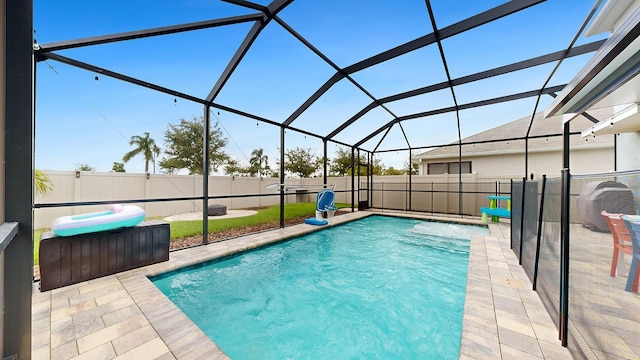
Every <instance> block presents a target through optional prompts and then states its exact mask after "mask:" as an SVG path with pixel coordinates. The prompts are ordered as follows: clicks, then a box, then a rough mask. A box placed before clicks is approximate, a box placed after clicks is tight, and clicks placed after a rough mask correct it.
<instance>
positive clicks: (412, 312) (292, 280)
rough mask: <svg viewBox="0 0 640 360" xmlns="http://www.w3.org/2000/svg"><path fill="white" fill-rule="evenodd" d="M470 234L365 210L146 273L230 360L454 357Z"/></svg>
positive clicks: (463, 227)
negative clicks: (297, 233) (286, 236)
mask: <svg viewBox="0 0 640 360" xmlns="http://www.w3.org/2000/svg"><path fill="white" fill-rule="evenodd" d="M472 233H483V234H486V233H488V230H487V229H486V228H485V227H478V226H469V225H458V224H448V223H439V222H428V221H421V220H414V219H404V218H395V217H385V216H370V217H367V218H364V219H361V220H357V221H354V222H350V223H348V224H345V225H340V226H336V227H332V228H328V229H325V230H322V231H318V232H315V233H312V234H309V235H305V236H302V237H299V238H295V239H292V240H290V241H287V242H283V243H280V244H277V245H273V246H269V247H265V248H261V249H257V250H253V251H250V252H247V253H244V254H241V255H237V256H233V257H227V258H223V259H220V260H217V261H215V262H209V263H205V264H201V265H198V266H193V267H189V268H186V269H181V270H178V271H174V272H171V273H167V274H163V275H160V276H156V277H154V278H152V281H153V282H154V284H155V285H156V286H157V287H158V288H159V289H160V290H161V291H162V292H163V293H164V294H165V295H166V296H167V297H169V299H171V301H173V302H174V303H175V304H176V305H177V306H178V307H179V308H180V309H181V310H182V311H183V312H184V313H185V314H186V315H187V316H188V317H189V318H190V319H191V320H192V321H193V322H194V323H195V324H196V325H197V326H198V327H200V329H202V330H203V331H204V332H205V333H206V334H207V335H208V336H209V337H210V338H211V339H212V340H213V341H214V342H215V343H216V344H217V345H218V346H219V347H220V348H221V349H222V350H223V351H224V352H225V353H226V354H227V355H229V356H230V357H231V358H232V359H299V358H309V359H320V358H322V359H347V358H349V359H351V358H367V359H368V358H404V359H410V358H411V359H457V358H458V355H459V349H460V334H461V331H462V316H463V310H464V298H465V287H466V278H467V266H468V257H469V239H470V237H471V234H472Z"/></svg>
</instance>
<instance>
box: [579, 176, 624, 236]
mask: <svg viewBox="0 0 640 360" xmlns="http://www.w3.org/2000/svg"><path fill="white" fill-rule="evenodd" d="M577 205H578V216H579V217H580V223H581V224H582V225H583V226H585V227H588V228H589V229H591V230H592V231H603V232H609V227H608V226H607V223H606V222H605V221H604V218H603V217H602V215H601V214H600V212H601V211H602V210H606V211H607V212H609V213H613V214H635V213H636V210H635V205H634V200H633V192H632V191H631V190H630V189H629V188H628V187H627V186H626V185H625V184H622V183H619V182H616V181H604V182H600V181H594V182H590V183H588V184H586V185H585V186H584V188H582V192H581V193H580V196H579V197H578V202H577Z"/></svg>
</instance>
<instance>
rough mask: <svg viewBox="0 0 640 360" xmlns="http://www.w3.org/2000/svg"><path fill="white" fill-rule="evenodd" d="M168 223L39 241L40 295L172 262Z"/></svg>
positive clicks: (49, 234)
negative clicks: (123, 272) (116, 274)
mask: <svg viewBox="0 0 640 360" xmlns="http://www.w3.org/2000/svg"><path fill="white" fill-rule="evenodd" d="M169 240H170V234H169V223H166V222H164V221H157V220H153V221H143V222H141V223H140V224H138V225H137V226H135V227H131V228H122V229H116V230H111V231H104V232H97V233H89V234H79V235H75V236H64V237H63V236H56V235H54V234H53V233H52V232H46V233H44V234H42V236H41V238H40V255H39V261H40V291H47V290H51V289H55V288H59V287H63V286H67V285H70V284H75V283H78V282H82V281H86V280H90V279H95V278H98V277H101V276H106V275H111V274H115V273H118V272H122V271H126V270H131V269H135V268H138V267H141V266H146V265H150V264H155V263H159V262H162V261H167V260H169Z"/></svg>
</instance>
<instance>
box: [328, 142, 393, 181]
mask: <svg viewBox="0 0 640 360" xmlns="http://www.w3.org/2000/svg"><path fill="white" fill-rule="evenodd" d="M358 163H360V165H358ZM355 165H356V167H357V168H358V173H359V174H360V175H361V176H365V175H367V158H366V157H365V156H364V155H362V154H361V155H360V161H358V159H357V158H356V159H355ZM383 169H384V165H383V164H382V163H381V162H380V159H375V158H374V160H373V174H374V175H382V173H383ZM329 170H330V172H331V174H332V175H335V176H344V175H351V172H352V171H351V151H349V150H345V149H340V148H339V149H338V151H337V152H336V157H335V158H333V159H332V160H331V165H330V166H329ZM356 175H357V174H356Z"/></svg>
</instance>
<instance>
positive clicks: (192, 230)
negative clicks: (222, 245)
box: [171, 203, 351, 239]
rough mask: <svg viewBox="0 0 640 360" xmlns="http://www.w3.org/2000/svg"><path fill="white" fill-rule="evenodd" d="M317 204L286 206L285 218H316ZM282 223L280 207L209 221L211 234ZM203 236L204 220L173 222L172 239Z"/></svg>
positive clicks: (343, 205) (342, 205)
mask: <svg viewBox="0 0 640 360" xmlns="http://www.w3.org/2000/svg"><path fill="white" fill-rule="evenodd" d="M349 206H351V205H349V204H336V207H338V208H342V207H349ZM315 211H316V203H296V204H285V206H284V218H285V220H286V219H294V218H298V217H305V216H315ZM279 221H280V205H275V206H271V207H268V208H264V209H260V210H258V213H257V214H255V215H251V216H243V217H239V218H232V219H220V220H209V233H215V232H220V231H226V230H231V229H237V228H243V227H246V226H253V225H259V224H265V223H271V222H279ZM199 234H202V220H200V221H172V222H171V239H180V238H184V237H187V236H193V235H199Z"/></svg>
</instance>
